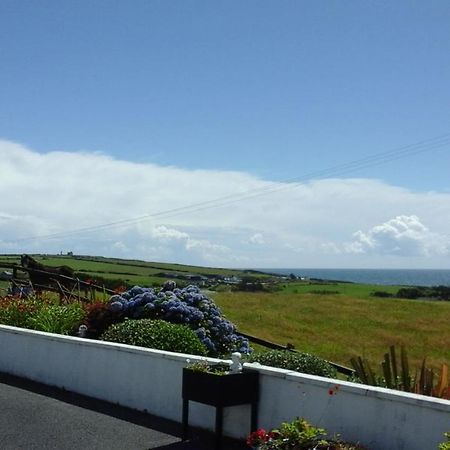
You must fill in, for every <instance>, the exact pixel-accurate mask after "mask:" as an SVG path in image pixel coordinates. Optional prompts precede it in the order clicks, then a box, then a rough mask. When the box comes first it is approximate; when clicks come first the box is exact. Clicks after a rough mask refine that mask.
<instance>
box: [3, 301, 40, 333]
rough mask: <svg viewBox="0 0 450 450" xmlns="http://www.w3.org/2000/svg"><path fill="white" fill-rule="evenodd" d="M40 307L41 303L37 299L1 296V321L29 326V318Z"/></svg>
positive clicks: (7, 323) (16, 325)
mask: <svg viewBox="0 0 450 450" xmlns="http://www.w3.org/2000/svg"><path fill="white" fill-rule="evenodd" d="M38 308H39V304H38V303H37V302H36V301H35V300H27V299H25V298H16V297H3V298H0V323H1V324H3V325H11V326H13V327H20V328H29V319H30V317H31V316H32V315H33V314H34V313H35V312H36V311H37V310H38Z"/></svg>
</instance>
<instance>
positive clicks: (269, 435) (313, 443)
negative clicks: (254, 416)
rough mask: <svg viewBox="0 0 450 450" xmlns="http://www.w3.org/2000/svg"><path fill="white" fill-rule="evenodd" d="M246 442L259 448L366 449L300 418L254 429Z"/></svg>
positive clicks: (296, 449)
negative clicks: (265, 428) (330, 436)
mask: <svg viewBox="0 0 450 450" xmlns="http://www.w3.org/2000/svg"><path fill="white" fill-rule="evenodd" d="M246 442H247V445H248V446H250V447H252V448H254V449H258V450H366V449H365V447H363V446H362V445H360V444H352V443H348V442H344V441H342V440H341V439H340V437H339V436H335V437H333V438H328V437H327V433H326V430H324V429H323V428H317V427H314V426H313V425H311V424H310V423H308V422H307V421H306V420H305V419H300V418H297V419H295V420H293V421H292V422H285V423H282V424H281V426H280V428H278V429H274V430H272V431H270V432H266V431H265V430H264V429H259V430H257V431H254V432H253V433H251V434H250V435H249V436H248V437H247V441H246Z"/></svg>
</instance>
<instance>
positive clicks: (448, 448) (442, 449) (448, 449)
mask: <svg viewBox="0 0 450 450" xmlns="http://www.w3.org/2000/svg"><path fill="white" fill-rule="evenodd" d="M444 436H445V437H446V438H447V442H442V444H439V450H450V432H449V433H444Z"/></svg>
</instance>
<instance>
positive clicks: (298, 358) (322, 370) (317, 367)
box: [246, 350, 337, 378]
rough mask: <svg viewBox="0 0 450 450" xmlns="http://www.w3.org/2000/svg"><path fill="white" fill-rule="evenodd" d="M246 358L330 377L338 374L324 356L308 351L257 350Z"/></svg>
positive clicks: (281, 367) (282, 367)
mask: <svg viewBox="0 0 450 450" xmlns="http://www.w3.org/2000/svg"><path fill="white" fill-rule="evenodd" d="M246 360H247V361H248V362H259V363H260V364H263V365H265V366H271V367H278V368H280V369H288V370H294V371H296V372H302V373H307V374H310V375H319V376H322V377H329V378H336V376H337V371H336V369H335V368H334V367H333V366H332V365H331V364H329V363H328V362H326V361H325V360H323V359H322V358H319V357H317V356H314V355H310V354H308V353H299V352H298V353H297V352H290V351H284V350H271V351H268V352H255V353H253V354H251V355H249V356H248V357H247V358H246Z"/></svg>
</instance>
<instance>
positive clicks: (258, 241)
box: [248, 233, 265, 245]
mask: <svg viewBox="0 0 450 450" xmlns="http://www.w3.org/2000/svg"><path fill="white" fill-rule="evenodd" d="M248 242H249V243H250V244H255V245H264V244H265V241H264V236H263V235H262V234H261V233H255V234H253V235H252V236H250V238H249V240H248Z"/></svg>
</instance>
